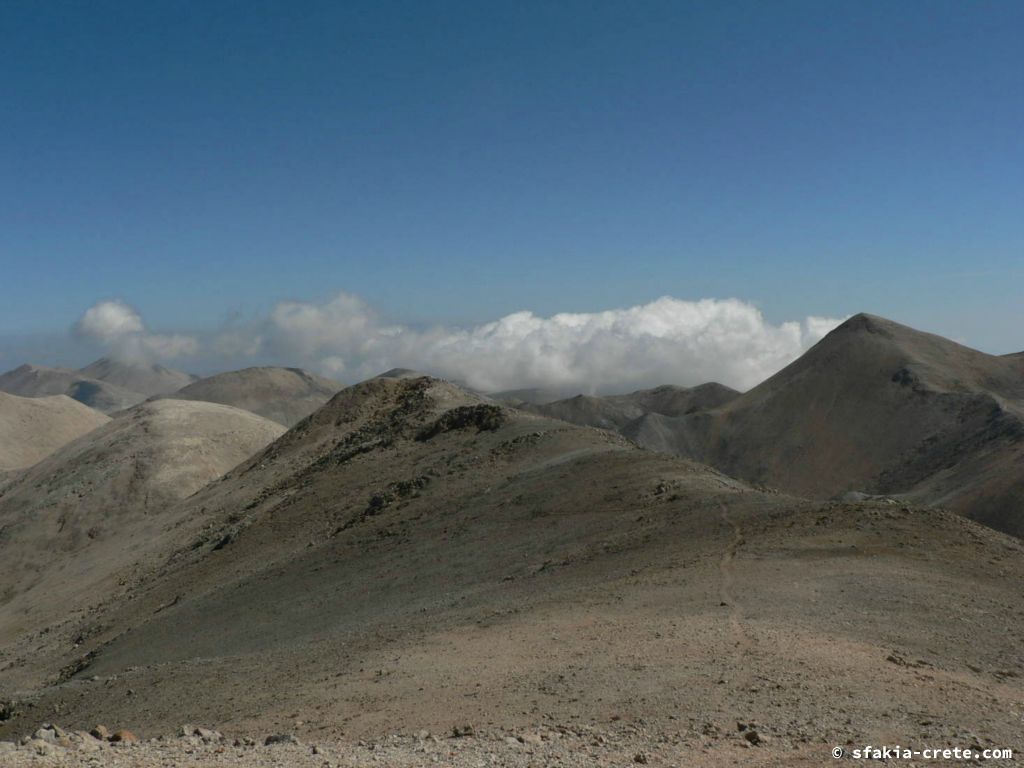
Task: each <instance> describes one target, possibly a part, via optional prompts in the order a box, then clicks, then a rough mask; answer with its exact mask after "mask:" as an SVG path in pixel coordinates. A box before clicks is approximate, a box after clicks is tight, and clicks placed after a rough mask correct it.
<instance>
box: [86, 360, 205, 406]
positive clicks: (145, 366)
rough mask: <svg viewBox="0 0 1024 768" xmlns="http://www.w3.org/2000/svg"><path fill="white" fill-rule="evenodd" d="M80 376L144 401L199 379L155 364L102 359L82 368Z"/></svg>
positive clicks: (166, 393) (174, 390)
mask: <svg viewBox="0 0 1024 768" xmlns="http://www.w3.org/2000/svg"><path fill="white" fill-rule="evenodd" d="M79 373H81V374H82V375H84V376H87V377H89V378H91V379H99V380H100V381H105V382H107V383H108V384H116V385H117V386H118V387H121V388H122V389H126V390H128V391H130V392H138V393H140V394H142V395H144V396H145V397H150V396H152V395H168V394H170V393H171V392H176V391H177V390H179V389H181V388H182V387H186V386H188V385H189V384H191V383H192V382H193V381H196V380H197V379H198V376H193V375H192V374H189V373H182V372H181V371H175V370H173V369H171V368H165V367H164V366H162V365H159V364H157V363H133V362H125V361H122V360H115V359H114V358H110V357H103V358H100V359H99V360H97V361H95V362H93V363H90V364H89V365H87V366H85V368H82V369H81V370H80V371H79Z"/></svg>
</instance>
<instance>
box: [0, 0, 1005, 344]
mask: <svg viewBox="0 0 1024 768" xmlns="http://www.w3.org/2000/svg"><path fill="white" fill-rule="evenodd" d="M1022 41H1024V3H1022V2H1019V0H1006V1H1005V2H990V1H986V0H979V1H974V2H967V1H966V0H961V1H959V2H938V1H924V0H923V1H922V2H895V1H893V2H860V1H854V0H848V1H845V2H838V1H837V2H821V1H820V0H810V1H808V2H785V1H783V2H761V1H758V2H729V1H727V0H713V1H711V2H682V1H680V2H664V3H663V2H654V1H652V0H645V1H644V2H638V3H629V2H614V3H607V2H594V1H593V0H591V1H588V2H515V3H502V2H464V3H463V2H432V1H431V0H423V1H420V2H379V1H376V2H358V3H346V2H323V3H320V2H300V3H294V2H274V3H268V2H259V1H257V0H245V1H244V2H219V1H216V0H214V1H211V2H154V1H150V0H147V1H146V2H118V3H112V2H88V3H86V2H34V1H28V0H26V1H25V2H15V1H14V0H9V1H8V2H4V3H3V4H2V5H0V73H2V75H0V266H2V271H0V279H2V283H0V335H5V334H6V335H7V336H8V337H12V336H17V335H19V334H29V333H36V332H39V333H53V332H61V333H63V332H64V330H65V329H66V328H67V327H68V326H69V325H70V324H71V323H72V322H74V320H75V319H76V318H77V317H78V316H79V315H80V314H81V313H82V311H83V310H84V309H85V308H87V307H88V306H89V305H91V304H93V303H94V302H95V301H97V300H98V299H102V298H109V297H120V298H123V299H126V300H128V301H130V302H132V303H133V304H135V305H136V306H138V307H139V308H140V309H141V310H142V311H143V312H144V314H145V316H146V319H147V322H148V323H149V324H150V325H151V326H153V327H155V328H158V329H190V328H198V327H210V326H214V325H216V324H218V323H220V322H222V321H223V319H224V318H225V316H226V315H227V314H228V313H230V312H235V311H240V312H242V313H258V312H264V311H266V309H267V308H268V307H270V306H271V305H272V304H273V303H274V302H275V301H277V300H279V299H283V298H301V299H309V300H313V299H319V298H323V297H326V296H328V295H330V294H332V293H334V292H335V291H337V290H346V291H350V292H353V293H356V294H359V295H360V296H362V297H364V298H365V299H366V300H367V301H368V302H370V303H371V304H372V305H374V306H376V307H378V308H379V309H380V310H381V311H383V312H384V313H385V314H386V315H388V316H389V317H393V318H395V320H397V321H402V322H423V321H441V322H449V323H460V322H477V321H481V320H489V319H492V318H495V317H498V316H499V315H502V314H505V313H507V312H512V311H515V310H518V309H524V308H525V309H531V310H534V311H536V312H539V313H543V314H548V313H552V312H556V311H560V310H574V311H582V310H598V309H604V308H608V307H617V306H627V305H631V304H636V303H640V302H644V301H648V300H650V299H652V298H655V297H657V296H660V295H663V294H671V295H673V296H678V297H681V298H700V297H704V296H710V297H727V296H736V297H739V298H742V299H746V300H750V301H754V302H756V303H757V304H759V305H760V306H761V307H762V308H763V309H764V311H765V312H766V314H767V315H768V317H769V318H770V319H772V320H773V321H774V320H782V319H788V318H792V317H802V316H804V315H807V314H822V315H832V316H838V315H843V314H847V313H851V312H855V311H858V310H869V311H873V312H877V313H879V314H884V315H888V316H891V317H894V318H895V319H898V320H902V321H904V322H908V323H911V324H914V325H917V326H919V327H924V328H925V329H928V330H935V331H938V332H942V333H945V334H946V335H951V336H955V337H957V338H959V339H961V340H964V341H967V342H969V343H972V344H974V345H976V346H980V347H982V348H986V349H990V350H991V351H1000V352H1006V351H1011V350H1014V349H1021V348H1024V330H1022V329H1024V309H1022V307H1024V43H1022Z"/></svg>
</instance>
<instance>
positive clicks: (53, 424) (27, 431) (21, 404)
mask: <svg viewBox="0 0 1024 768" xmlns="http://www.w3.org/2000/svg"><path fill="white" fill-rule="evenodd" d="M108 421H110V419H109V418H108V417H106V416H104V415H103V414H102V413H100V412H99V411H95V410H93V409H92V408H89V407H87V406H85V405H82V404H81V403H77V402H75V401H74V400H72V399H71V398H70V397H67V396H65V395H54V396H52V397H19V396H17V395H11V394H8V393H7V392H0V470H9V469H20V468H22V467H29V466H32V465H33V464H35V463H36V462H38V461H41V460H42V459H44V458H45V457H46V456H48V455H50V454H51V453H53V452H54V451H56V450H57V449H58V448H60V447H61V446H62V445H64V444H65V443H69V442H71V441H72V440H74V439H75V438H76V437H79V436H80V435H84V434H85V433H86V432H91V431H92V430H94V429H96V427H99V426H101V425H103V424H105V423H107V422H108Z"/></svg>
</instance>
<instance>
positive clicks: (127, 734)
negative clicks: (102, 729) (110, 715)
mask: <svg viewBox="0 0 1024 768" xmlns="http://www.w3.org/2000/svg"><path fill="white" fill-rule="evenodd" d="M110 741H111V743H113V744H128V743H130V742H133V741H138V738H137V737H136V736H135V734H134V733H132V732H131V731H126V730H124V729H122V730H120V731H116V732H115V733H114V735H113V736H111V737H110Z"/></svg>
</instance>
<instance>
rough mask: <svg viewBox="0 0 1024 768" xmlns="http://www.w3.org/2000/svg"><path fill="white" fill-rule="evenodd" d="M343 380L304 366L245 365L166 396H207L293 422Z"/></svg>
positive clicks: (302, 416) (323, 400)
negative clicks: (322, 374)
mask: <svg viewBox="0 0 1024 768" xmlns="http://www.w3.org/2000/svg"><path fill="white" fill-rule="evenodd" d="M339 389H341V384H339V383H337V382H335V381H332V380H330V379H325V378H324V377H323V376H317V375H316V374H312V373H309V372H308V371H304V370H302V369H301V368H273V367H264V368H245V369H243V370H240V371H229V372H227V373H219V374H217V375H215V376H209V377H207V378H205V379H199V380H198V381H195V382H193V383H192V384H189V385H188V386H187V387H184V388H182V389H179V390H178V391H177V392H173V393H172V394H170V395H165V397H173V398H175V399H177V400H204V401H206V402H210V403H222V404H223V405H231V406H234V407H235V408H242V409H243V410H246V411H252V412H253V413H257V414H259V415H260V416H263V417H265V418H268V419H271V420H272V421H276V422H278V423H279V424H284V425H285V426H286V427H290V426H293V425H294V424H296V423H297V422H298V421H300V420H302V419H304V418H305V417H306V416H308V415H309V414H311V413H312V412H313V411H315V410H316V409H317V408H319V407H320V406H322V405H323V404H324V403H326V402H327V401H328V400H330V399H331V397H332V396H333V395H334V394H335V393H337V391H338V390H339Z"/></svg>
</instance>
